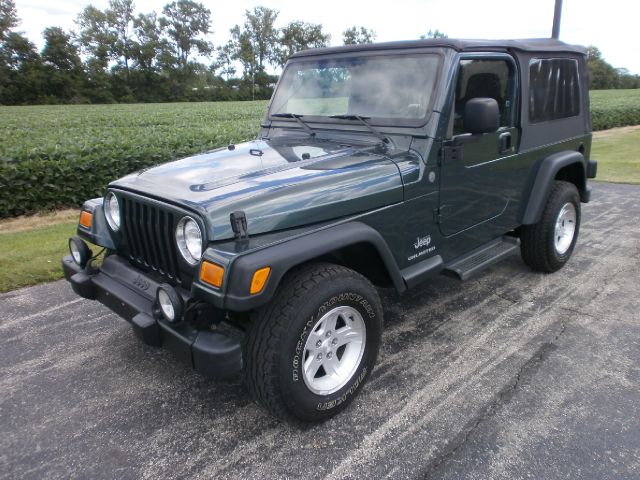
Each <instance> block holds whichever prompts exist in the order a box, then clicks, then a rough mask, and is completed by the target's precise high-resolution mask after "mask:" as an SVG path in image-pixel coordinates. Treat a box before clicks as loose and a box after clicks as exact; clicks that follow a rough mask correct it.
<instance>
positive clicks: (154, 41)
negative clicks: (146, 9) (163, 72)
mask: <svg viewBox="0 0 640 480" xmlns="http://www.w3.org/2000/svg"><path fill="white" fill-rule="evenodd" d="M133 28H134V31H135V35H136V38H137V41H134V42H133V43H132V52H131V55H132V58H133V60H134V62H135V64H136V66H137V67H138V68H139V69H140V70H142V71H144V72H145V73H147V74H152V73H155V71H156V70H157V68H156V59H157V58H158V57H159V56H160V54H161V52H162V51H163V49H164V41H163V40H162V38H161V36H162V32H161V30H160V25H159V23H158V16H157V15H156V13H155V12H152V13H148V14H142V13H141V14H140V15H138V17H137V18H136V19H135V20H134V22H133Z"/></svg>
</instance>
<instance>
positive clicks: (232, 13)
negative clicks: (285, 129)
mask: <svg viewBox="0 0 640 480" xmlns="http://www.w3.org/2000/svg"><path fill="white" fill-rule="evenodd" d="M134 1H135V0H134ZM16 3H17V7H18V15H19V16H20V18H21V19H22V23H21V25H20V26H19V27H18V30H21V31H23V32H24V33H25V34H26V35H27V36H28V37H29V38H30V39H31V40H32V41H33V42H35V43H36V44H37V45H38V46H40V47H41V46H42V35H41V32H42V30H44V28H45V27H49V26H59V27H62V28H64V29H66V30H68V29H72V28H74V23H73V21H74V19H75V18H76V16H77V15H78V13H79V12H80V11H81V10H82V9H83V8H84V7H85V6H86V5H88V4H89V3H91V4H93V5H94V6H95V7H98V8H101V9H103V8H106V7H107V5H108V0H94V1H92V2H87V1H85V0H57V1H55V2H52V1H51V0H25V1H20V0H18V1H17V2H16ZM165 3H168V0H166V1H153V0H137V1H136V2H135V5H136V12H137V13H147V12H150V11H152V10H155V11H157V12H158V13H160V12H161V10H162V6H163V5H164V4H165ZM203 3H204V4H205V5H206V6H207V8H209V9H210V10H211V12H212V22H213V34H212V35H211V40H212V41H213V42H214V44H215V45H220V44H222V43H225V42H226V40H227V39H228V38H229V29H230V28H231V27H232V26H233V25H235V24H237V23H239V24H242V22H243V19H244V11H245V10H247V9H252V8H253V7H254V6H256V5H264V6H266V7H269V8H274V9H276V10H279V11H280V15H279V16H278V22H277V26H284V25H285V24H286V23H288V22H290V21H293V20H303V21H305V22H312V23H321V24H322V25H323V26H324V29H325V31H326V32H328V33H330V34H331V44H332V45H341V44H342V32H343V31H344V30H345V29H346V28H348V27H350V26H352V25H363V26H366V27H367V28H370V29H373V30H375V32H376V33H377V39H376V41H391V40H409V39H415V38H418V37H419V36H420V35H422V34H424V33H426V32H427V31H428V30H429V29H439V30H440V31H443V32H446V33H447V34H448V35H449V37H452V38H454V37H457V38H533V37H548V36H550V35H551V24H552V20H553V7H554V0H535V1H534V0H530V1H524V0H510V1H509V0H385V1H380V0H368V1H367V0H363V1H360V0H351V1H349V0H316V1H301V0H297V1H295V0H271V1H266V0H265V1H262V2H259V1H255V0H225V1H223V2H219V1H208V0H204V1H203ZM638 18H640V4H639V3H638V1H637V0H608V1H602V0H598V1H596V0H564V10H563V15H562V27H561V31H560V39H561V40H563V41H565V42H569V43H578V44H582V45H589V44H591V45H595V46H597V47H598V48H600V50H601V51H602V53H603V55H604V58H605V59H606V60H607V61H608V62H609V63H611V64H612V65H613V66H614V67H624V68H628V69H629V70H630V71H631V72H632V73H637V74H640V35H638V26H637V24H638Z"/></svg>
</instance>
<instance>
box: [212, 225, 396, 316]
mask: <svg viewBox="0 0 640 480" xmlns="http://www.w3.org/2000/svg"><path fill="white" fill-rule="evenodd" d="M358 243H369V244H371V245H373V247H374V248H375V249H376V250H377V252H378V254H379V255H380V258H381V259H382V262H383V263H384V267H385V268H386V270H387V272H388V274H389V277H390V278H391V281H392V283H393V285H394V287H395V288H396V290H398V291H399V292H403V291H405V290H406V288H407V287H406V284H405V282H404V280H403V279H402V275H401V274H400V270H399V269H398V265H397V263H396V261H395V259H394V258H393V255H392V254H391V251H390V250H389V247H388V246H387V243H386V242H385V240H384V239H383V238H382V236H381V235H380V233H378V232H377V231H376V230H375V229H373V228H371V227H370V226H368V225H366V224H364V223H361V222H348V223H343V224H340V225H336V226H334V227H329V228H326V229H324V230H320V231H316V232H313V233H310V234H308V235H303V236H300V237H297V238H293V239H291V240H286V241H284V242H282V243H278V244H275V245H270V246H267V247H265V248H263V249H260V250H257V251H253V252H249V253H246V254H243V255H240V256H238V257H235V258H234V259H233V260H232V261H231V264H230V265H229V270H230V272H229V275H228V276H227V278H228V280H229V284H228V286H227V288H226V291H225V294H224V301H223V306H224V308H225V309H229V310H233V311H248V310H253V309H255V308H257V307H259V306H262V305H264V304H266V303H267V302H269V300H271V298H272V297H273V296H274V294H275V292H276V289H277V288H278V286H279V284H280V282H281V280H282V277H283V276H284V275H285V274H286V273H287V272H288V271H289V270H290V269H291V268H293V267H295V266H297V265H300V264H302V263H304V262H307V261H309V260H313V259H314V258H318V257H320V256H322V255H325V254H328V253H331V252H332V251H335V250H337V249H340V248H342V247H346V246H348V245H354V244H358ZM266 266H269V267H271V273H270V275H269V279H268V281H267V284H266V285H265V287H264V290H263V291H262V292H260V293H259V294H255V295H250V294H249V285H250V284H251V279H252V277H253V274H254V272H255V271H256V270H258V269H260V268H263V267H266Z"/></svg>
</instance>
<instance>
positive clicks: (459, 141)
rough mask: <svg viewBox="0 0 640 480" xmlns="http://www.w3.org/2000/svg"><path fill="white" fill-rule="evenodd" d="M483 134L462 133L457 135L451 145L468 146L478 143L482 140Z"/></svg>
mask: <svg viewBox="0 0 640 480" xmlns="http://www.w3.org/2000/svg"><path fill="white" fill-rule="evenodd" d="M483 135H484V134H483V133H477V134H475V135H474V134H472V133H462V134H460V135H456V136H455V137H453V138H452V139H451V140H450V143H451V145H453V146H459V145H468V144H470V143H478V142H479V141H480V140H482V136H483Z"/></svg>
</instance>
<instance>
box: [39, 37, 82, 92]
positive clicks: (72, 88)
mask: <svg viewBox="0 0 640 480" xmlns="http://www.w3.org/2000/svg"><path fill="white" fill-rule="evenodd" d="M43 36H44V40H45V45H44V48H43V49H42V54H41V59H42V63H43V69H44V72H45V73H46V76H45V81H44V83H45V85H44V93H45V94H46V95H48V96H49V97H51V98H52V99H56V100H66V101H69V100H71V99H73V98H74V97H77V95H78V92H79V91H80V89H81V86H82V82H83V75H84V72H83V69H82V61H81V60H80V57H79V56H78V49H77V48H76V46H75V45H73V43H71V37H70V36H69V35H68V34H67V33H65V32H64V31H63V30H62V29H61V28H59V27H49V28H47V29H45V30H44V32H43Z"/></svg>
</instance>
